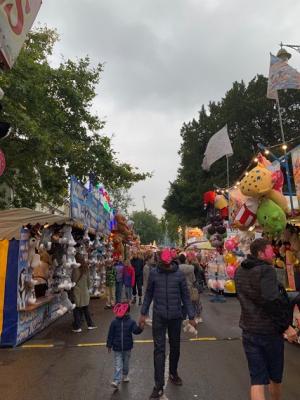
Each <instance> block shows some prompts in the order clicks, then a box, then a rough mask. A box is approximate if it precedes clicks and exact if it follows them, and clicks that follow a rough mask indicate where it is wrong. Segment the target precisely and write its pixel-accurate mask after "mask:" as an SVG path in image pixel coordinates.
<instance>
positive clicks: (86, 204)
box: [70, 177, 110, 234]
mask: <svg viewBox="0 0 300 400" xmlns="http://www.w3.org/2000/svg"><path fill="white" fill-rule="evenodd" d="M70 197H71V218H73V219H75V220H77V221H79V222H81V223H82V224H83V225H84V227H85V228H93V229H95V230H96V231H101V232H103V233H107V234H108V233H109V232H110V213H109V212H107V211H106V210H105V209H104V207H103V204H102V203H101V201H100V200H99V199H97V198H96V196H95V195H94V193H93V192H90V191H89V190H88V189H87V188H85V187H84V186H83V185H82V184H81V183H80V182H79V181H78V180H77V179H76V178H75V177H72V178H71V194H70Z"/></svg>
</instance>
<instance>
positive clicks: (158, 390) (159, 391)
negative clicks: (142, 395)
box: [149, 387, 164, 400]
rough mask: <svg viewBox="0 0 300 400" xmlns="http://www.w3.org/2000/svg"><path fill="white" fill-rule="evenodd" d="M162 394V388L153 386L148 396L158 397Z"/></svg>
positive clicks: (152, 399) (151, 398) (151, 397)
mask: <svg viewBox="0 0 300 400" xmlns="http://www.w3.org/2000/svg"><path fill="white" fill-rule="evenodd" d="M163 394H164V391H163V389H157V388H156V387H154V388H153V391H152V394H151V396H150V397H149V399H150V400H154V399H160V398H161V397H162V395H163Z"/></svg>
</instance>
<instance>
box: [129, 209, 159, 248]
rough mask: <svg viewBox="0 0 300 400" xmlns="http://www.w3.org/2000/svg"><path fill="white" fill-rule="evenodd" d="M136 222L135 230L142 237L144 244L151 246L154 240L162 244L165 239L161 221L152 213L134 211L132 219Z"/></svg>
mask: <svg viewBox="0 0 300 400" xmlns="http://www.w3.org/2000/svg"><path fill="white" fill-rule="evenodd" d="M130 219H131V220H132V221H133V222H134V230H135V232H136V233H137V234H138V235H139V236H140V239H141V243H142V244H149V243H151V242H153V241H154V240H155V241H156V242H160V241H161V240H162V237H163V231H162V226H161V223H160V221H159V219H158V218H157V217H156V216H155V215H154V214H153V213H152V212H151V211H150V210H146V211H134V212H133V213H132V215H131V217H130Z"/></svg>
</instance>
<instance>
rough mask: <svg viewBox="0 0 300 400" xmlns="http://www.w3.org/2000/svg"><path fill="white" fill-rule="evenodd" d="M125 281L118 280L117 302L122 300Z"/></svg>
mask: <svg viewBox="0 0 300 400" xmlns="http://www.w3.org/2000/svg"><path fill="white" fill-rule="evenodd" d="M122 290H123V282H116V303H121V301H122Z"/></svg>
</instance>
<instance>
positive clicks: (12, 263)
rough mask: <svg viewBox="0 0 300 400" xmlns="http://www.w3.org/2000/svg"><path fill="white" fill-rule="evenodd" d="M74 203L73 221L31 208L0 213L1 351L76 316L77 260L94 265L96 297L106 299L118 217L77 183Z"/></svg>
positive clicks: (93, 284) (92, 272)
mask: <svg viewBox="0 0 300 400" xmlns="http://www.w3.org/2000/svg"><path fill="white" fill-rule="evenodd" d="M70 198H71V213H70V216H68V217H67V216H64V215H53V214H47V213H41V212H37V211H33V210H30V209H26V208H22V209H10V210H5V211H1V212H0V346H2V347H3V346H16V345H18V344H20V343H22V342H24V341H25V340H27V339H29V338H30V337H32V336H33V335H34V334H36V333H37V332H38V331H40V330H42V329H44V328H45V327H46V326H48V325H49V324H50V323H52V322H53V321H55V320H56V319H57V318H59V317H61V316H62V315H64V314H65V313H66V312H68V311H71V310H73V308H74V306H75V305H74V304H72V303H71V301H70V300H69V295H68V293H69V292H70V290H71V289H72V288H73V286H74V282H72V271H73V270H74V269H75V268H78V267H80V264H79V263H78V262H77V261H76V255H77V254H80V255H81V256H83V257H84V258H85V259H86V260H87V261H88V262H89V268H90V275H91V282H92V284H91V288H90V293H91V297H100V296H101V294H102V293H104V288H105V268H106V265H107V263H110V262H112V252H113V247H112V244H111V241H110V231H111V228H112V227H113V224H114V221H113V218H114V217H113V213H112V212H111V210H108V208H107V206H108V204H107V205H106V203H105V202H104V200H103V199H101V197H100V195H99V197H96V196H95V195H94V193H93V192H92V191H89V190H87V189H86V188H85V187H84V186H83V185H82V184H81V183H80V182H78V181H77V180H75V178H74V179H73V182H72V184H71V197H70ZM104 204H105V206H106V209H105V208H104Z"/></svg>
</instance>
